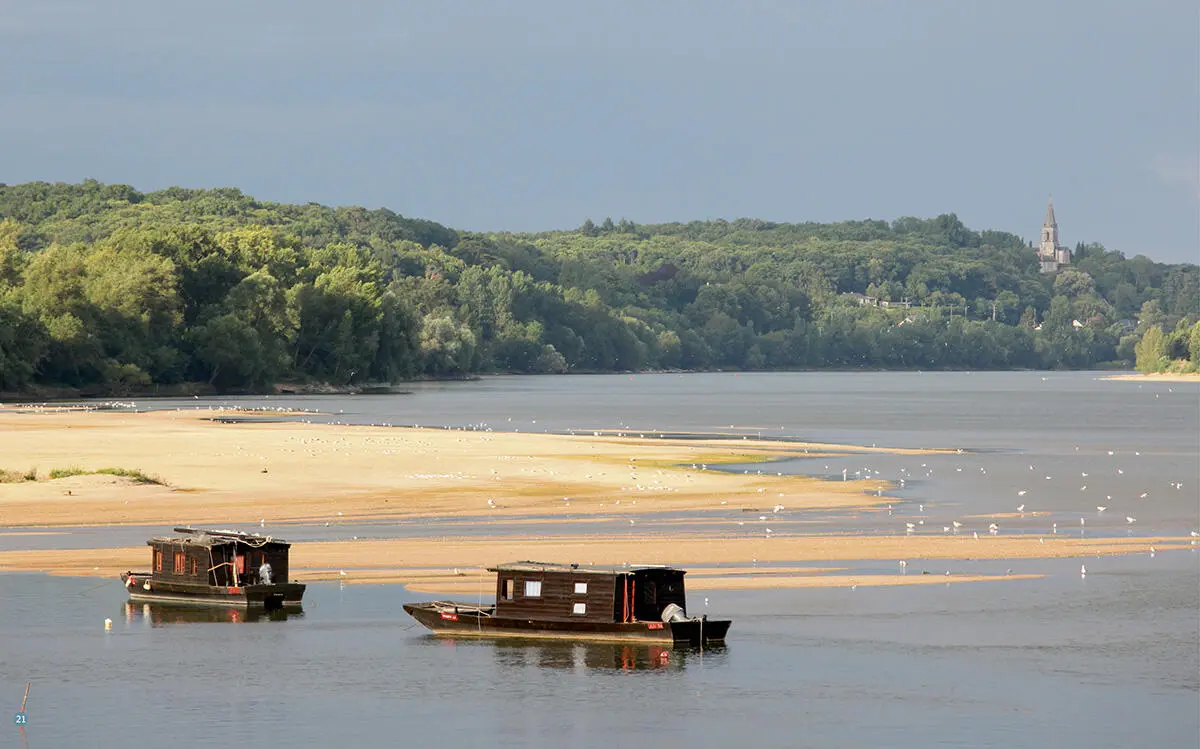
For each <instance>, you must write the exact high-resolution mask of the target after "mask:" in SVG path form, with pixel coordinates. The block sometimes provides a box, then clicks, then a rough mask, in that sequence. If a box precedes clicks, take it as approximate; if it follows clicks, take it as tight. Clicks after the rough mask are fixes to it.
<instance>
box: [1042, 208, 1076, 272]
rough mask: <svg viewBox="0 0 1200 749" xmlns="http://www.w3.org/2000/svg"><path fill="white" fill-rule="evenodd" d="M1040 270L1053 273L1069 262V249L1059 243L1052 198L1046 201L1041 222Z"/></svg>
mask: <svg viewBox="0 0 1200 749" xmlns="http://www.w3.org/2000/svg"><path fill="white" fill-rule="evenodd" d="M1038 259H1039V260H1041V261H1042V272H1043V273H1053V272H1054V271H1056V270H1058V269H1059V268H1060V267H1062V266H1064V265H1067V264H1069V263H1070V262H1071V251H1070V250H1069V249H1068V248H1066V247H1063V246H1062V245H1060V244H1059V240H1058V221H1057V219H1055V218H1054V200H1053V199H1050V200H1047V201H1046V220H1045V221H1044V222H1043V223H1042V241H1041V243H1040V244H1039V245H1038Z"/></svg>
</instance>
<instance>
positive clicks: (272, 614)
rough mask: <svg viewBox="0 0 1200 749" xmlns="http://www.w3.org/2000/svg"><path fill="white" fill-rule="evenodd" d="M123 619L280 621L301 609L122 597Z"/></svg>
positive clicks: (163, 623)
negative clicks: (264, 608)
mask: <svg viewBox="0 0 1200 749" xmlns="http://www.w3.org/2000/svg"><path fill="white" fill-rule="evenodd" d="M124 606H125V622H126V623H127V624H133V623H135V622H143V623H147V624H149V625H150V626H151V627H163V626H167V625H170V624H191V623H196V622H229V623H232V624H241V623H243V622H266V621H271V622H282V621H287V620H288V619H299V618H300V617H302V616H304V612H303V611H296V610H288V609H277V610H275V611H261V610H249V611H248V610H246V609H241V608H238V607H236V606H179V605H171V604H165V603H134V602H132V601H126V602H125V604H124Z"/></svg>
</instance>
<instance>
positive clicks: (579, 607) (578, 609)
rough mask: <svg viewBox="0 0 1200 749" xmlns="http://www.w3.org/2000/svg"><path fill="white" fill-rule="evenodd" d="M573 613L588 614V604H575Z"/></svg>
mask: <svg viewBox="0 0 1200 749" xmlns="http://www.w3.org/2000/svg"><path fill="white" fill-rule="evenodd" d="M571 613H572V614H586V613H587V604H586V603H577V604H575V608H574V609H572V610H571Z"/></svg>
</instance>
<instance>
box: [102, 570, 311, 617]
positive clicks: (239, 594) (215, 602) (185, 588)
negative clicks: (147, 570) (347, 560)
mask: <svg viewBox="0 0 1200 749" xmlns="http://www.w3.org/2000/svg"><path fill="white" fill-rule="evenodd" d="M121 581H122V582H124V583H125V587H126V588H127V589H128V590H129V600H130V601H135V602H138V603H169V604H172V605H177V606H224V607H229V606H235V607H237V608H244V609H255V610H262V611H275V610H278V609H296V608H300V605H301V600H302V599H303V598H304V591H305V588H306V586H305V585H303V584H301V583H274V584H271V585H245V586H242V587H237V588H233V587H222V586H217V585H188V584H181V583H174V582H166V581H162V580H155V579H154V578H153V576H150V575H145V574H142V575H139V574H138V573H130V572H125V573H122V574H121Z"/></svg>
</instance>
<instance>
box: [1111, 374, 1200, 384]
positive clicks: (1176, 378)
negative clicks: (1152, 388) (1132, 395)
mask: <svg viewBox="0 0 1200 749" xmlns="http://www.w3.org/2000/svg"><path fill="white" fill-rule="evenodd" d="M1100 379H1101V380H1123V381H1126V382H1196V383H1200V372H1195V373H1191V374H1118V375H1108V376H1106V377H1101V378H1100Z"/></svg>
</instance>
